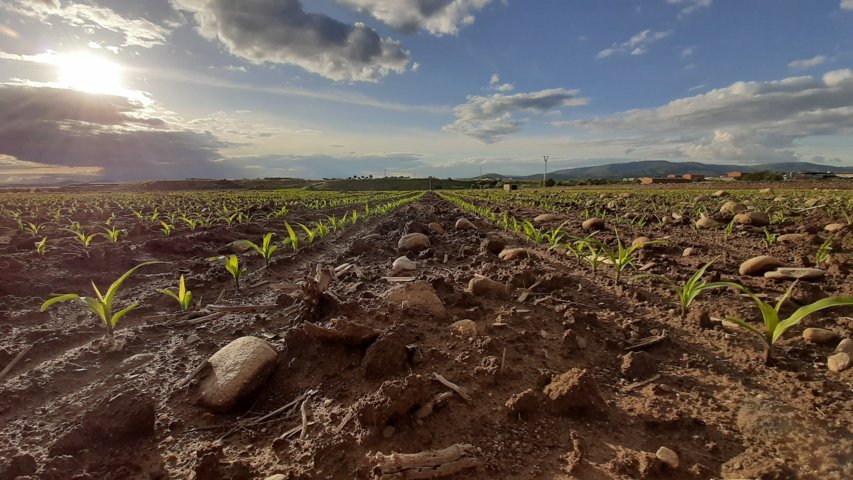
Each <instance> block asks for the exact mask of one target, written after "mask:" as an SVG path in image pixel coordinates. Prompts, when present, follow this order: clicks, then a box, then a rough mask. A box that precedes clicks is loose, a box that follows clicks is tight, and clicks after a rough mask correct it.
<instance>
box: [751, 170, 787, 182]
mask: <svg viewBox="0 0 853 480" xmlns="http://www.w3.org/2000/svg"><path fill="white" fill-rule="evenodd" d="M740 179H741V181H743V182H781V181H782V180H784V179H785V177H784V175H782V174H781V173H776V172H770V171H763V172H752V173H744V174H743V175H742V176H741V177H740Z"/></svg>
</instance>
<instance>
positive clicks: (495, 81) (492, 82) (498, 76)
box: [489, 73, 501, 85]
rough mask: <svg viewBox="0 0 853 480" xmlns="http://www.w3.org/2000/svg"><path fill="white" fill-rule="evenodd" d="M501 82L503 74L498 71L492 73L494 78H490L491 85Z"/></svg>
mask: <svg viewBox="0 0 853 480" xmlns="http://www.w3.org/2000/svg"><path fill="white" fill-rule="evenodd" d="M499 83H501V76H500V75H498V74H497V73H493V74H492V78H491V79H490V80H489V85H497V84H499Z"/></svg>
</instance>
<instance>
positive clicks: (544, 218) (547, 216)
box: [533, 213, 560, 223]
mask: <svg viewBox="0 0 853 480" xmlns="http://www.w3.org/2000/svg"><path fill="white" fill-rule="evenodd" d="M559 219H560V216H559V215H555V214H553V213H543V214H542V215H537V216H536V217H535V218H534V219H533V223H547V222H553V221H555V220H559Z"/></svg>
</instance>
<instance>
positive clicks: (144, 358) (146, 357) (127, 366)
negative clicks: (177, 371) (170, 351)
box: [118, 352, 157, 372]
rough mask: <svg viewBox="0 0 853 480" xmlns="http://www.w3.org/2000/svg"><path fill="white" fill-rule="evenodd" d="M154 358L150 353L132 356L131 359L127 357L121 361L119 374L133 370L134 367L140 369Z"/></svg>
mask: <svg viewBox="0 0 853 480" xmlns="http://www.w3.org/2000/svg"><path fill="white" fill-rule="evenodd" d="M155 358H157V355H155V354H153V353H150V352H147V353H137V354H136V355H133V356H132V357H127V358H125V359H124V360H122V361H121V363H120V364H119V366H118V371H119V372H126V371H128V370H133V369H134V368H136V367H141V366H143V365H145V364H147V363H149V362H150V361H151V360H154V359H155Z"/></svg>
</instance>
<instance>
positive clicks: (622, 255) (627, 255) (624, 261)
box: [596, 232, 664, 285]
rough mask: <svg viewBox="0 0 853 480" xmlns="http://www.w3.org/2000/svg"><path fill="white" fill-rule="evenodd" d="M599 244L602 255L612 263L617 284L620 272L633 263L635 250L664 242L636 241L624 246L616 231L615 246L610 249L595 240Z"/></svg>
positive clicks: (635, 254)
mask: <svg viewBox="0 0 853 480" xmlns="http://www.w3.org/2000/svg"><path fill="white" fill-rule="evenodd" d="M596 243H598V244H599V250H600V252H601V253H602V254H603V255H604V257H605V258H606V259H607V260H608V261H609V263H610V264H611V265H613V270H614V271H615V272H616V285H619V280H620V278H621V276H622V272H623V271H625V269H627V268H628V267H630V266H633V265H634V261H635V260H636V259H637V251H638V250H640V249H641V248H643V247H646V246H649V245H657V244H661V243H664V242H663V241H662V240H653V241H650V242H646V243H638V244H636V245H631V246H630V247H625V246H624V245H622V239H621V238H619V232H616V248H615V249H613V250H611V249H609V248H607V246H606V245H604V243H602V242H598V241H596Z"/></svg>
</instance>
